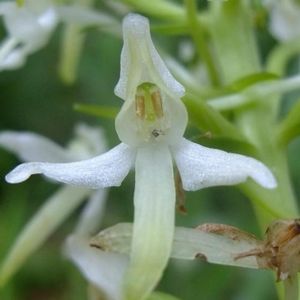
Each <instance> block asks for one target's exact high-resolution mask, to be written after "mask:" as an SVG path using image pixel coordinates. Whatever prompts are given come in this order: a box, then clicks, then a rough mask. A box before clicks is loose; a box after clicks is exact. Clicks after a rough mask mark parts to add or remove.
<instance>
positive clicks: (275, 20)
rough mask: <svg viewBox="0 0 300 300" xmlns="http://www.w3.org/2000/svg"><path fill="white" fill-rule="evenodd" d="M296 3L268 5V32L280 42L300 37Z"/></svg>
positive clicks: (298, 9)
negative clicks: (269, 11)
mask: <svg viewBox="0 0 300 300" xmlns="http://www.w3.org/2000/svg"><path fill="white" fill-rule="evenodd" d="M294 2H297V1H273V2H272V4H271V5H270V6H271V7H270V9H271V13H270V32H271V33H272V34H273V35H274V36H275V37H276V38H277V39H279V40H280V41H283V42H285V41H289V40H292V39H295V38H299V37H300V29H299V27H300V5H299V4H298V3H294Z"/></svg>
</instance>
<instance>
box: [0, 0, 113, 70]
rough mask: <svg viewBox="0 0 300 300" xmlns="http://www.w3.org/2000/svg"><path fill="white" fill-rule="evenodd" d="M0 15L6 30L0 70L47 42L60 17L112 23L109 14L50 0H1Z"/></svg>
mask: <svg viewBox="0 0 300 300" xmlns="http://www.w3.org/2000/svg"><path fill="white" fill-rule="evenodd" d="M0 16H2V17H3V21H4V25H5V27H6V29H7V32H8V37H7V38H6V39H5V40H4V41H3V42H2V45H0V70H11V69H17V68H19V67H21V66H23V65H24V64H25V62H26V59H27V56H28V55H30V54H32V53H33V52H35V51H37V50H39V49H41V48H42V47H43V46H45V45H46V44H47V42H48V40H49V39H50V37H51V34H52V32H53V30H54V29H55V28H56V26H57V24H58V23H59V22H60V21H62V22H65V23H71V24H79V25H81V26H88V25H99V26H103V25H106V26H108V25H110V26H112V27H114V26H115V25H116V21H115V20H114V19H113V18H112V17H110V16H107V15H104V14H102V13H101V14H100V13H96V12H94V11H93V10H91V9H88V8H85V7H81V6H78V5H72V6H71V5H70V6H59V5H55V3H54V2H52V1H50V0H38V1H37V0H24V1H23V3H22V4H18V3H17V2H16V1H3V2H1V3H0Z"/></svg>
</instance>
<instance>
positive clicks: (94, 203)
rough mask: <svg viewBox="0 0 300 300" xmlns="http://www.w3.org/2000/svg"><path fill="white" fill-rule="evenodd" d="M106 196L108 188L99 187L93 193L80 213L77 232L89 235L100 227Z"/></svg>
mask: <svg viewBox="0 0 300 300" xmlns="http://www.w3.org/2000/svg"><path fill="white" fill-rule="evenodd" d="M106 198H107V190H106V189H99V190H97V191H95V192H94V193H92V195H91V197H90V199H89V200H88V202H87V203H86V205H85V207H84V209H83V211H82V213H81V215H80V219H79V222H78V225H77V227H76V229H75V233H76V234H81V235H88V236H89V235H91V234H94V233H95V232H96V231H97V230H98V229H99V226H100V223H101V222H102V217H103V214H104V209H105V201H106Z"/></svg>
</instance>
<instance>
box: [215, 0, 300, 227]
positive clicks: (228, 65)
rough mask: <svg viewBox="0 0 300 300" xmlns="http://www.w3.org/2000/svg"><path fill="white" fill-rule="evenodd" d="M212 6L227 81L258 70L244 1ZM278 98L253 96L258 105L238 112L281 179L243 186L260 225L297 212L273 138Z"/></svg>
mask: <svg viewBox="0 0 300 300" xmlns="http://www.w3.org/2000/svg"><path fill="white" fill-rule="evenodd" d="M212 8H213V12H214V23H213V24H212V26H211V27H210V28H211V32H212V38H213V42H214V44H215V49H216V53H217V57H218V59H219V60H220V66H221V71H222V73H223V79H224V82H225V83H227V84H228V83H230V82H232V81H234V80H236V79H237V78H239V77H245V76H247V75H249V74H255V73H259V72H260V71H261V65H260V63H259V60H258V51H257V48H256V42H255V38H254V33H253V31H252V28H251V22H250V20H249V15H248V11H249V10H248V7H246V6H245V2H243V1H237V0H232V1H228V2H222V3H221V4H220V3H214V4H213V5H212ZM233 16H234V17H233ZM233 49H234V51H233ZM275 97H276V98H278V97H277V96H276V95H275ZM276 98H275V99H269V100H268V101H264V100H263V99H260V98H259V97H258V98H256V99H254V100H255V105H252V106H251V107H245V108H243V109H239V110H236V112H235V121H236V124H237V125H238V126H239V128H240V129H241V130H242V132H243V134H244V135H245V136H246V137H247V138H248V141H249V142H251V143H252V144H254V145H255V146H256V148H257V150H258V157H259V159H260V160H262V161H263V162H264V163H265V164H266V165H268V166H269V167H270V168H271V169H272V171H273V172H274V174H275V176H276V178H277V180H278V188H277V189H275V190H265V189H262V188H260V187H258V186H254V184H247V185H246V186H245V187H243V191H244V192H245V194H246V195H247V196H248V197H249V198H250V199H251V200H252V201H253V203H254V205H255V207H256V208H257V209H256V212H257V215H258V218H259V219H260V220H261V224H267V223H270V222H271V221H272V219H274V218H287V217H295V216H296V215H297V206H296V201H295V197H294V194H293V191H292V188H291V183H290V179H289V173H288V167H287V161H286V154H285V152H284V151H283V150H282V149H281V148H279V146H278V145H277V141H276V140H275V139H273V137H274V136H275V128H276V123H275V122H276V117H277V114H278V105H277V100H276ZM274 100H275V101H274ZM258 203H259V204H258ZM262 208H263V209H262Z"/></svg>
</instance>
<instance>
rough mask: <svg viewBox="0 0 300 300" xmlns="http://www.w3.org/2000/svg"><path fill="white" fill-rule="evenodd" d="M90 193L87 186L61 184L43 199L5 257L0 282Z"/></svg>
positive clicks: (16, 268)
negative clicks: (43, 201) (44, 201)
mask: <svg viewBox="0 0 300 300" xmlns="http://www.w3.org/2000/svg"><path fill="white" fill-rule="evenodd" d="M89 193H90V190H87V189H82V188H77V187H63V188H61V189H60V190H59V191H58V192H56V193H55V194H54V195H53V196H52V197H50V198H49V199H48V200H47V201H46V203H45V204H44V205H43V206H42V208H41V209H40V210H39V211H38V212H37V213H36V215H35V216H33V218H32V219H31V221H30V222H29V223H28V224H27V225H26V226H25V228H24V229H23V231H22V232H21V233H20V234H19V236H18V238H17V240H16V242H15V243H14V245H13V247H12V249H11V250H10V252H9V254H8V256H7V257H6V259H5V260H4V263H3V265H2V267H1V270H0V285H2V284H4V283H5V282H6V281H7V280H8V279H9V278H10V277H11V276H12V275H13V274H14V273H15V272H16V271H17V270H18V269H19V268H20V267H21V266H22V264H23V263H24V262H25V261H26V259H27V258H28V257H29V256H30V255H32V254H33V253H34V252H35V251H36V250H37V249H38V248H39V247H40V246H41V245H42V244H43V242H44V241H45V240H46V239H47V238H48V237H49V236H50V235H51V234H52V233H53V232H54V231H55V230H56V228H57V227H58V226H59V225H60V224H61V223H62V222H63V221H64V220H65V219H66V218H67V216H68V215H70V214H71V213H72V211H74V210H75V208H76V207H78V205H79V204H80V203H81V202H82V201H83V200H84V199H85V198H86V196H88V195H89Z"/></svg>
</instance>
